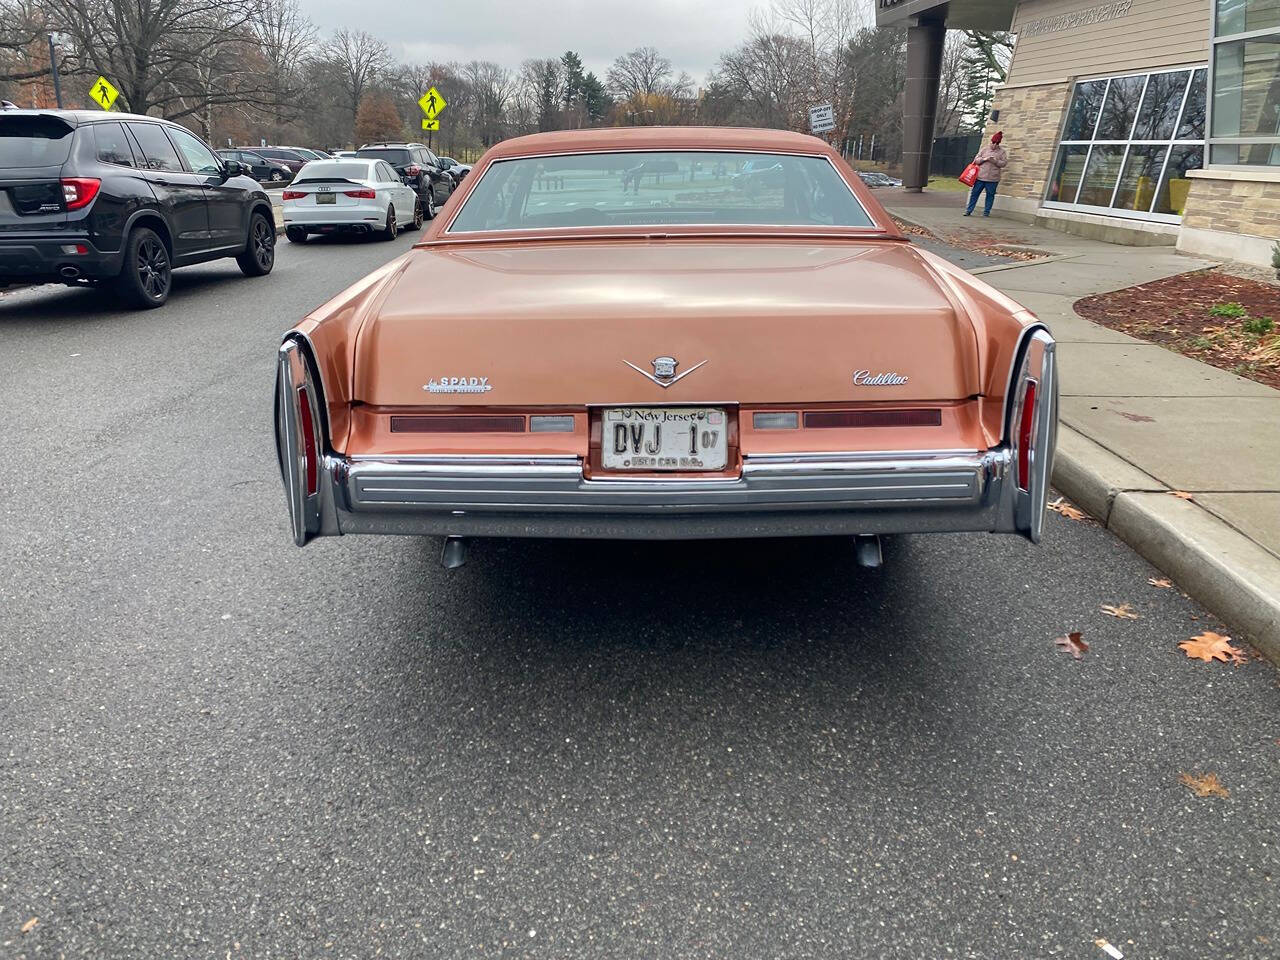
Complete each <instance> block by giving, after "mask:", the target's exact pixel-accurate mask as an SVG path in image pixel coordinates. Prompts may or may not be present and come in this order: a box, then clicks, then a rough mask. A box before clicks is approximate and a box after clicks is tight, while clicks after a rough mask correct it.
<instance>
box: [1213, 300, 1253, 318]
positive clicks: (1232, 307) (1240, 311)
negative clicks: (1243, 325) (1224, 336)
mask: <svg viewBox="0 0 1280 960" xmlns="http://www.w3.org/2000/svg"><path fill="white" fill-rule="evenodd" d="M1246 313H1248V311H1247V310H1245V308H1244V307H1242V306H1241V305H1240V304H1238V303H1235V302H1234V301H1233V302H1232V303H1215V304H1214V305H1213V306H1212V307H1210V308H1209V316H1211V317H1227V318H1228V319H1231V320H1238V319H1240V318H1241V317H1243V316H1244V315H1245V314H1246Z"/></svg>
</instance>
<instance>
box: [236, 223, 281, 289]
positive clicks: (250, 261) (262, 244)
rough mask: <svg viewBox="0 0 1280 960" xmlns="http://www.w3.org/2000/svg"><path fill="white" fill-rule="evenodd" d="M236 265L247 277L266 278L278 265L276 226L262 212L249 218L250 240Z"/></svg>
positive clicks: (237, 258) (237, 259)
mask: <svg viewBox="0 0 1280 960" xmlns="http://www.w3.org/2000/svg"><path fill="white" fill-rule="evenodd" d="M236 263H238V264H239V265H240V272H241V273H243V274H244V275H245V276H246V277H265V276H266V275H267V274H268V273H270V272H271V268H272V267H274V266H275V265H276V225H275V224H274V223H270V222H269V221H268V220H267V215H266V214H265V213H263V212H262V211H260V210H259V211H257V212H256V213H254V214H253V216H251V217H250V218H249V239H248V240H247V241H246V243H245V248H244V253H242V254H240V255H239V256H238V257H236Z"/></svg>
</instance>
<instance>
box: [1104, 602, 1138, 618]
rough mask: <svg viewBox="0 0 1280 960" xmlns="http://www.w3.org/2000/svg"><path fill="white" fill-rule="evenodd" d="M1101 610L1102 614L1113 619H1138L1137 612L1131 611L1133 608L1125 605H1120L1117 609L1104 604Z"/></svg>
mask: <svg viewBox="0 0 1280 960" xmlns="http://www.w3.org/2000/svg"><path fill="white" fill-rule="evenodd" d="M1101 609H1102V612H1103V613H1105V614H1106V615H1107V616H1108V617H1115V618H1116V619H1118V620H1137V619H1139V617H1138V611H1137V610H1135V609H1133V607H1131V606H1129V605H1128V604H1127V603H1122V604H1120V606H1118V607H1117V606H1113V605H1112V604H1110V603H1104V604H1103V605H1102V607H1101Z"/></svg>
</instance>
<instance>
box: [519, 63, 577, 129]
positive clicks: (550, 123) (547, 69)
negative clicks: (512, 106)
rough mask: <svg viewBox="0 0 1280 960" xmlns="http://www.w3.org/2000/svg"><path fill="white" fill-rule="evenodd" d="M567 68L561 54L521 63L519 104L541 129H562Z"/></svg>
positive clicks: (534, 124)
mask: <svg viewBox="0 0 1280 960" xmlns="http://www.w3.org/2000/svg"><path fill="white" fill-rule="evenodd" d="M564 90H565V68H564V64H563V63H562V62H561V61H560V59H559V58H558V57H550V58H548V59H545V60H526V61H525V62H524V63H522V64H521V65H520V78H519V88H518V94H517V96H516V97H515V103H516V104H517V105H518V106H519V107H520V108H521V109H522V110H523V111H524V112H525V113H526V114H527V115H528V117H529V120H530V121H532V122H531V123H530V125H531V126H533V127H534V128H535V129H537V130H558V129H560V127H561V126H562V124H561V122H560V121H561V117H560V110H561V102H562V100H563V99H564Z"/></svg>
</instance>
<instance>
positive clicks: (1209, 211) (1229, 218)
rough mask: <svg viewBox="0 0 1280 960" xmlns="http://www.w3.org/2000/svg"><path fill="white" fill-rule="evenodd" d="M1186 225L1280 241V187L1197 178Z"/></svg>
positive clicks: (1187, 212)
mask: <svg viewBox="0 0 1280 960" xmlns="http://www.w3.org/2000/svg"><path fill="white" fill-rule="evenodd" d="M1182 225H1183V226H1184V227H1192V228H1194V229H1197V230H1218V231H1220V232H1222V233H1246V234H1252V235H1253V236H1255V237H1266V238H1267V239H1270V240H1275V239H1277V238H1280V183H1266V182H1258V181H1249V180H1216V179H1215V180H1210V179H1208V178H1203V177H1193V178H1192V180H1191V192H1190V193H1188V194H1187V205H1186V208H1185V209H1184V210H1183V214H1182Z"/></svg>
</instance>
